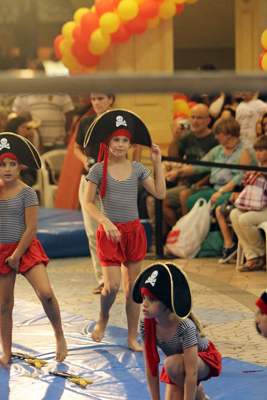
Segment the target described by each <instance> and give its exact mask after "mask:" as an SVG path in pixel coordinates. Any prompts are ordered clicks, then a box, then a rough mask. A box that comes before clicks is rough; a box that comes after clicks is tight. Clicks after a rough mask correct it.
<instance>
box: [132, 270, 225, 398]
mask: <svg viewBox="0 0 267 400" xmlns="http://www.w3.org/2000/svg"><path fill="white" fill-rule="evenodd" d="M132 296H133V300H134V301H135V302H137V303H142V307H143V315H144V320H141V321H140V334H141V338H142V342H143V352H144V357H145V368H146V377H147V382H148V386H149V390H150V395H151V399H152V400H160V391H159V372H158V363H159V361H160V359H159V355H158V352H157V346H158V347H160V348H161V349H162V351H163V352H164V353H165V355H166V359H165V361H164V365H163V368H162V372H161V375H160V380H161V381H162V382H166V383H167V386H166V393H165V400H171V399H176V400H195V399H196V400H204V399H209V397H208V396H206V395H205V394H204V391H203V386H202V384H201V383H200V381H204V380H207V379H209V378H211V377H212V376H218V375H219V374H220V372H221V355H220V353H219V352H218V351H217V349H216V348H215V346H214V345H213V343H212V342H210V341H209V340H208V339H207V338H206V337H204V335H203V332H202V330H201V327H200V324H199V322H198V321H197V319H196V317H195V316H194V314H193V313H192V311H191V307H192V301H191V292H190V288H189V284H188V281H187V277H186V275H185V273H184V272H183V271H182V270H181V269H180V268H179V267H178V266H177V265H175V264H172V263H166V264H162V263H157V264H152V265H151V266H149V267H148V268H146V269H145V270H144V271H143V272H142V273H141V274H140V275H139V276H138V278H137V279H136V281H135V283H134V285H133V292H132Z"/></svg>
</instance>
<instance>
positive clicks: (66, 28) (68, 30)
mask: <svg viewBox="0 0 267 400" xmlns="http://www.w3.org/2000/svg"><path fill="white" fill-rule="evenodd" d="M75 26H76V23H75V22H74V21H69V22H66V23H65V24H64V25H63V26H62V29H61V32H62V35H63V36H64V37H65V38H66V39H73V36H72V32H73V29H74V28H75Z"/></svg>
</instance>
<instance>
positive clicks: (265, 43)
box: [261, 29, 267, 51]
mask: <svg viewBox="0 0 267 400" xmlns="http://www.w3.org/2000/svg"><path fill="white" fill-rule="evenodd" d="M261 45H262V47H263V48H264V50H265V51H267V29H265V31H263V32H262V34H261Z"/></svg>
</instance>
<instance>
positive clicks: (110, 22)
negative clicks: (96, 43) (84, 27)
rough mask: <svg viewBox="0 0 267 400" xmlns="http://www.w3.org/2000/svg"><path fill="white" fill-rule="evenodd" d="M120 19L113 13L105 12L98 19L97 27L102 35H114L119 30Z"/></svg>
mask: <svg viewBox="0 0 267 400" xmlns="http://www.w3.org/2000/svg"><path fill="white" fill-rule="evenodd" d="M120 22H121V20H120V17H119V16H118V14H116V13H115V12H106V13H104V14H103V15H101V17H100V18H99V26H100V28H101V30H102V32H104V33H114V32H116V31H117V30H118V29H119V26H120Z"/></svg>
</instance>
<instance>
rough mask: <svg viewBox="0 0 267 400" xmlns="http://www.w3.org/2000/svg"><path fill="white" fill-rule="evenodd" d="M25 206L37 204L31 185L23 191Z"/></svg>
mask: <svg viewBox="0 0 267 400" xmlns="http://www.w3.org/2000/svg"><path fill="white" fill-rule="evenodd" d="M24 201H25V208H27V207H31V206H38V204H39V203H38V197H37V194H36V192H35V190H33V189H32V188H31V187H28V188H27V190H26V191H25V197H24Z"/></svg>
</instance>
